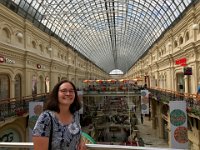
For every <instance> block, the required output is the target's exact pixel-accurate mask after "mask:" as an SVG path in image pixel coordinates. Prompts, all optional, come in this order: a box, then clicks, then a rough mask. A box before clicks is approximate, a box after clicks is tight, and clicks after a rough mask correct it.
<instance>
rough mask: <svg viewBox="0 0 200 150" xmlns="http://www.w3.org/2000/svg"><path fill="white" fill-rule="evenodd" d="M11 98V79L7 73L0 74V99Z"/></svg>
mask: <svg viewBox="0 0 200 150" xmlns="http://www.w3.org/2000/svg"><path fill="white" fill-rule="evenodd" d="M7 98H10V81H9V77H8V75H6V74H0V100H1V99H7Z"/></svg>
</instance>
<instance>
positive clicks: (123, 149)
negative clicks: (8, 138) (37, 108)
mask: <svg viewBox="0 0 200 150" xmlns="http://www.w3.org/2000/svg"><path fill="white" fill-rule="evenodd" d="M1 147H4V148H5V147H6V148H33V143H32V142H0V148H1ZM86 147H87V149H89V150H128V149H132V150H184V149H173V148H160V147H142V146H125V145H105V144H86Z"/></svg>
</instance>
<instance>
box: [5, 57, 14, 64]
mask: <svg viewBox="0 0 200 150" xmlns="http://www.w3.org/2000/svg"><path fill="white" fill-rule="evenodd" d="M5 63H7V64H15V61H14V60H11V59H8V58H5Z"/></svg>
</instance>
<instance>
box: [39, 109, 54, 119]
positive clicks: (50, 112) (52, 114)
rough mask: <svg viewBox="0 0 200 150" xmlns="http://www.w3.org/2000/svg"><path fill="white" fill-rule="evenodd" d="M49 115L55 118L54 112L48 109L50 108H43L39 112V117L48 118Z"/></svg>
mask: <svg viewBox="0 0 200 150" xmlns="http://www.w3.org/2000/svg"><path fill="white" fill-rule="evenodd" d="M50 117H52V118H55V112H53V111H50V110H45V111H43V112H42V113H41V114H40V117H39V118H43V119H45V118H46V119H47V118H48V120H49V118H50Z"/></svg>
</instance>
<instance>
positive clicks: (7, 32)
mask: <svg viewBox="0 0 200 150" xmlns="http://www.w3.org/2000/svg"><path fill="white" fill-rule="evenodd" d="M1 37H2V38H3V40H4V41H5V42H8V43H10V42H11V33H10V30H9V29H8V28H3V29H2V34H1Z"/></svg>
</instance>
